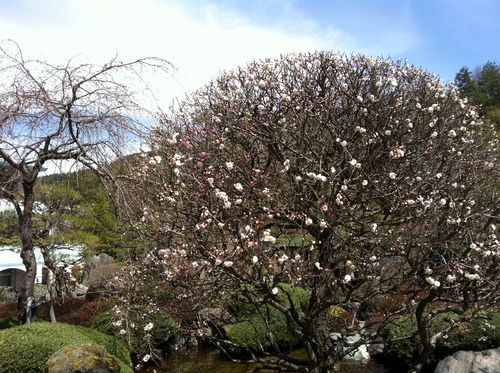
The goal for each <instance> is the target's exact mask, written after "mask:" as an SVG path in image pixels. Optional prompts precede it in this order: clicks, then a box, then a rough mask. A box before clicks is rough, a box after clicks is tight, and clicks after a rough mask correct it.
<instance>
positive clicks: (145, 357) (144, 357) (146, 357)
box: [142, 354, 151, 363]
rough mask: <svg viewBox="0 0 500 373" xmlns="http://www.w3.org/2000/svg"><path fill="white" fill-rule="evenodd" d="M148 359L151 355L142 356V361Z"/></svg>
mask: <svg viewBox="0 0 500 373" xmlns="http://www.w3.org/2000/svg"><path fill="white" fill-rule="evenodd" d="M149 359H151V355H149V354H146V355H144V356H143V358H142V361H144V362H145V363H147V362H148V361H149Z"/></svg>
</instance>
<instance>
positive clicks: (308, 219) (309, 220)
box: [305, 218, 313, 225]
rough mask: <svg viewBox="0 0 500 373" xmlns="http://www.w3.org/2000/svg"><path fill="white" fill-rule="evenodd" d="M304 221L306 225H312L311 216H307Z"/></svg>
mask: <svg viewBox="0 0 500 373" xmlns="http://www.w3.org/2000/svg"><path fill="white" fill-rule="evenodd" d="M305 223H306V225H312V223H313V221H312V219H311V218H307V219H306V221H305Z"/></svg>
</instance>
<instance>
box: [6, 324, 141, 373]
mask: <svg viewBox="0 0 500 373" xmlns="http://www.w3.org/2000/svg"><path fill="white" fill-rule="evenodd" d="M85 343H96V344H98V345H101V346H103V347H105V348H106V350H107V351H108V352H109V353H110V354H112V355H114V356H115V357H117V358H118V360H119V361H120V366H121V368H122V372H129V373H131V372H132V369H131V368H130V366H131V360H130V354H129V351H128V349H127V347H126V345H125V344H124V343H123V342H122V341H120V340H118V339H116V338H114V337H111V336H108V335H105V334H102V333H100V332H98V331H96V330H92V329H88V328H85V327H81V326H75V325H69V324H62V323H46V322H37V323H34V324H28V325H22V326H16V327H13V328H9V329H5V330H0V372H9V373H10V372H12V373H40V372H43V367H44V365H45V362H46V361H47V360H48V359H49V357H50V356H51V355H52V354H53V353H54V352H56V351H58V350H60V349H61V348H62V347H65V346H69V345H73V344H85Z"/></svg>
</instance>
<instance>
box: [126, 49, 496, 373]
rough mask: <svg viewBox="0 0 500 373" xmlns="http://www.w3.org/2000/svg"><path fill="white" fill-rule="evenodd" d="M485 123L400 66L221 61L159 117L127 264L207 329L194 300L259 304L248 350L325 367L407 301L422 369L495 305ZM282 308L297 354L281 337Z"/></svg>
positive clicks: (224, 340) (438, 86) (220, 338)
mask: <svg viewBox="0 0 500 373" xmlns="http://www.w3.org/2000/svg"><path fill="white" fill-rule="evenodd" d="M490 135H491V128H490V126H489V124H485V123H483V122H482V121H481V120H480V117H479V113H478V112H477V109H476V108H475V107H474V106H472V105H471V104H470V102H467V101H466V100H464V99H462V98H461V97H460V95H459V94H458V91H457V90H456V89H455V88H453V87H452V86H447V85H444V84H443V83H442V82H441V81H440V80H439V78H438V77H436V76H434V75H431V74H430V73H429V72H427V71H426V70H423V69H421V68H417V67H415V66H412V65H410V64H408V63H407V62H405V61H400V60H398V61H392V60H390V59H387V60H385V59H380V58H377V59H373V58H370V57H365V56H362V55H352V56H345V55H339V54H334V53H330V52H317V53H310V54H297V55H295V54H292V55H285V56H282V57H281V58H279V59H277V60H263V61H255V62H252V63H250V64H248V65H247V66H246V67H240V68H237V69H234V70H230V71H227V72H224V73H222V74H221V75H220V76H219V77H218V78H216V79H214V80H213V81H211V82H210V83H209V84H207V85H206V86H205V87H203V88H201V89H200V90H198V91H197V92H195V93H194V94H192V95H190V96H188V97H187V99H186V100H185V101H184V102H183V103H182V104H181V105H180V107H179V108H178V109H177V110H176V111H174V113H173V114H172V115H171V116H168V117H164V118H163V119H162V120H160V121H159V122H158V123H157V126H156V128H155V129H154V131H153V133H152V135H151V139H150V144H151V148H152V153H149V154H145V155H144V157H143V159H142V163H141V164H140V165H139V166H138V168H137V169H136V171H135V173H134V174H133V175H132V176H131V181H132V182H131V184H130V189H131V191H132V192H133V194H134V196H135V197H136V198H137V201H138V204H139V205H141V206H142V214H141V216H139V217H138V224H140V225H139V226H140V227H142V228H143V229H145V230H147V229H150V233H151V235H152V237H153V238H154V240H153V241H152V247H151V252H150V254H149V255H148V257H147V258H146V259H145V261H144V265H143V266H142V267H140V268H139V269H138V271H139V272H138V274H140V275H141V276H143V277H144V278H147V273H148V271H150V270H149V269H148V268H151V266H152V265H153V264H155V265H156V268H158V269H159V271H158V272H156V273H159V274H160V276H161V278H163V279H164V280H165V281H167V282H168V283H169V284H170V285H171V286H172V287H173V288H174V289H176V291H177V293H178V294H179V297H180V299H182V301H183V302H189V303H190V305H191V309H192V310H194V311H199V312H200V313H199V314H198V318H197V320H198V321H199V325H200V330H201V328H202V325H205V324H204V323H207V322H210V320H208V319H204V318H203V317H202V316H200V315H203V312H201V311H202V310H203V309H204V308H207V307H216V306H220V305H221V304H226V303H227V302H230V301H231V300H235V299H236V300H237V302H238V305H239V306H238V307H243V308H244V307H249V308H250V309H253V310H254V312H256V313H258V314H259V315H260V318H261V320H263V324H262V325H263V326H262V325H260V326H259V328H263V330H265V332H264V334H265V339H266V344H265V346H264V344H262V345H261V348H260V349H258V350H259V351H258V352H259V354H254V352H255V351H248V350H247V349H245V348H244V347H243V350H245V351H247V352H248V353H249V354H250V355H249V358H248V359H246V360H244V361H245V362H249V361H253V362H258V363H260V364H261V366H266V367H275V368H276V367H277V366H280V367H281V368H283V369H288V370H289V371H302V372H326V371H330V370H332V369H334V366H335V364H336V362H338V361H339V360H340V359H341V358H342V357H344V356H346V355H347V354H349V353H351V352H352V351H353V350H355V349H356V348H357V347H359V346H360V345H361V344H363V343H372V342H376V341H379V340H380V337H381V333H382V331H383V329H384V325H386V324H387V323H390V322H391V321H392V320H394V319H396V318H398V317H400V316H402V315H405V314H411V313H414V314H415V315H416V319H417V325H418V334H417V335H416V336H415V337H416V338H417V339H418V340H419V341H420V342H421V344H422V347H423V348H422V353H421V355H420V356H419V357H418V359H417V360H416V361H415V363H414V366H413V368H412V369H413V370H412V371H418V370H420V369H421V367H422V364H423V363H424V362H425V361H426V359H427V358H428V357H429V355H430V354H431V353H432V350H433V346H434V345H435V341H436V339H437V338H441V337H446V336H448V335H449V334H450V333H452V332H453V331H454V330H456V329H457V327H458V326H459V325H460V323H461V321H464V320H467V319H468V318H471V317H474V316H476V315H477V314H478V313H479V312H480V311H481V309H483V308H486V307H488V306H491V305H492V304H496V303H497V301H498V295H499V294H498V260H499V254H500V252H499V250H500V247H499V244H498V239H497V228H496V225H495V224H497V223H498V219H499V206H500V201H499V199H498V193H497V192H498V180H499V179H498V177H499V162H498V139H496V138H490V137H488V136H490ZM137 278H139V276H137ZM148 281H149V280H145V283H144V284H145V286H147V283H148ZM294 289H303V290H305V291H306V292H308V293H309V294H310V295H309V298H308V299H307V302H305V303H301V304H300V305H299V304H297V303H294V301H293V299H294V297H293V292H294V291H295V290H294ZM263 307H264V308H263ZM265 310H268V311H265ZM269 310H273V312H269ZM335 310H340V313H339V312H337V311H335ZM275 311H277V312H278V313H281V314H282V315H283V317H284V318H285V320H286V322H285V323H284V325H286V329H287V331H288V332H289V333H290V335H291V336H293V340H294V341H295V343H296V344H297V345H300V346H301V347H303V348H304V349H305V351H306V353H307V358H306V359H297V358H295V357H293V355H291V354H290V353H291V351H292V349H291V348H290V346H283V345H280V343H279V342H278V341H277V336H276V334H275V333H276V331H275V330H274V329H273V328H272V327H271V324H272V319H271V316H270V315H271V314H274V312H275ZM442 312H450V313H452V314H453V317H451V318H450V319H449V321H448V323H447V325H446V327H445V328H443V329H442V330H440V331H439V333H430V332H429V329H428V325H429V323H430V322H431V320H432V319H433V318H434V317H435V316H436V314H439V313H442ZM345 314H348V315H349V317H347V316H346V317H343V316H342V317H341V316H339V315H345ZM235 316H236V317H237V315H235ZM247 316H248V315H247ZM244 320H247V321H248V320H249V319H248V318H246V319H244ZM240 321H243V319H240ZM250 322H251V321H250ZM254 328H257V326H256V325H255V324H254ZM333 332H335V333H338V334H335V335H333V334H332V333H333ZM354 333H358V334H359V335H360V336H361V338H360V339H359V341H358V342H356V343H354V344H348V342H347V341H348V339H347V338H348V337H349V336H352V335H353V334H354ZM207 338H211V339H215V340H216V341H217V346H219V348H221V349H222V350H223V351H224V352H225V353H227V354H228V355H231V351H233V350H234V347H235V343H236V342H235V340H231V339H230V338H228V337H227V335H225V334H224V333H222V334H217V335H214V334H212V335H209V336H207ZM240 347H241V346H240ZM276 357H278V359H276ZM239 361H241V360H239Z"/></svg>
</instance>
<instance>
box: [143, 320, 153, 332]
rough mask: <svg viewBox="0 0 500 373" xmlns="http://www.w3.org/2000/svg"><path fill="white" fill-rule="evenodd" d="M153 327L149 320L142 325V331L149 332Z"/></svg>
mask: <svg viewBox="0 0 500 373" xmlns="http://www.w3.org/2000/svg"><path fill="white" fill-rule="evenodd" d="M153 327H154V324H153V323H152V322H150V323H148V324H146V326H144V331H146V332H149V331H151V330H152V329H153Z"/></svg>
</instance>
